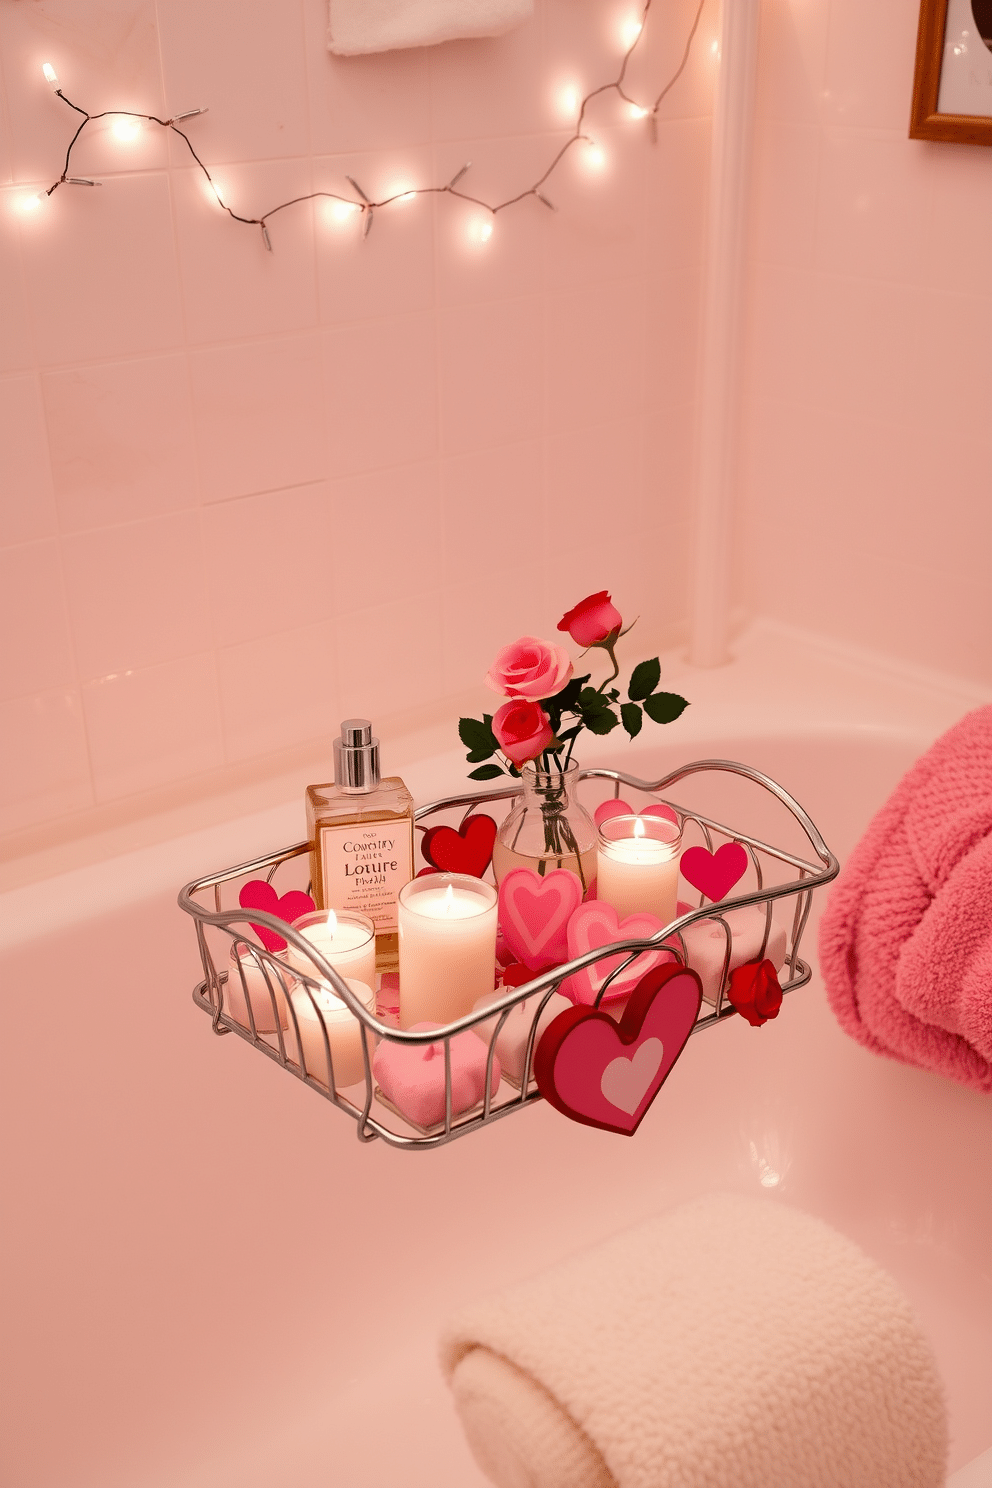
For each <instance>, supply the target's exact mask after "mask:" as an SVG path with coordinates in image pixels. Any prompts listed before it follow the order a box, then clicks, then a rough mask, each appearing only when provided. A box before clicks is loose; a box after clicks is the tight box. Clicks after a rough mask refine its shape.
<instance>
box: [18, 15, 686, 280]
mask: <svg viewBox="0 0 992 1488" xmlns="http://www.w3.org/2000/svg"><path fill="white" fill-rule="evenodd" d="M705 3H706V0H699V3H698V5H697V8H696V11H695V14H694V16H693V21H692V25H691V27H690V30H689V34H688V36H687V38H686V43H685V48H684V50H683V53H682V56H681V59H680V61H679V64H678V66H677V67H676V69H675V71H674V72H673V73H672V75H671V77H670V78H669V79H668V81H667V82H666V83H665V85H664V87H663V88H662V89H661V91H660V93H658V95H657V97H656V98H654V100H653V101H648V102H646V103H642V102H639V101H638V100H637V99H636V98H635V97H634V96H633V94H632V92H631V91H630V89H629V86H628V84H627V69H628V66H629V64H630V61H631V58H632V57H633V55H634V53H635V51H636V50H637V48H638V46H639V45H640V44H641V42H642V40H643V37H644V33H645V26H646V24H647V20H648V15H649V13H650V11H651V9H652V5H653V4H654V0H644V4H643V7H642V9H641V14H640V19H639V20H633V21H631V22H630V23H629V24H628V27H627V32H626V37H625V40H626V41H627V45H626V50H625V51H624V53H623V58H622V61H621V63H620V69H619V72H618V73H617V76H616V77H615V78H613V79H612V80H611V81H610V82H606V83H601V84H600V85H599V86H598V87H596V88H592V89H590V91H589V92H588V93H586V94H585V96H584V97H583V98H581V99H579V100H577V106H578V107H577V117H576V119H575V126H574V129H573V131H572V133H571V135H570V136H569V138H568V139H567V140H566V141H565V142H564V144H563V145H562V146H561V147H560V149H559V150H558V151H557V152H556V154H555V155H554V157H553V159H552V160H551V162H550V164H549V165H548V167H547V169H546V170H545V171H544V172H543V174H542V175H540V176H539V177H538V179H537V180H536V181H535V182H534V183H533V185H531V186H528V187H526V188H525V189H524V190H522V191H518V192H517V193H516V194H515V195H513V196H510V197H507V198H506V200H505V201H501V202H496V203H495V204H494V203H491V202H487V201H484V200H483V199H482V198H481V197H478V196H474V195H472V193H471V192H469V191H466V190H464V189H463V188H462V186H461V182H462V181H463V180H464V178H465V176H466V174H467V173H468V171H469V170H470V169H471V166H472V162H471V161H467V162H466V163H465V164H464V165H463V166H462V167H461V169H460V170H458V171H456V173H455V175H454V176H452V178H451V180H450V181H448V182H447V184H446V185H444V186H416V187H410V188H404V189H403V190H402V191H395V192H393V193H392V194H391V195H389V196H385V197H382V198H381V199H379V200H375V199H373V198H372V197H370V196H368V195H367V194H366V192H365V191H364V190H363V189H362V187H361V186H360V185H359V183H358V182H357V181H356V180H355V178H354V177H353V176H346V177H345V179H346V180H347V182H348V184H349V185H350V186H351V188H352V190H353V191H354V193H355V195H354V196H346V195H343V194H341V193H340V192H336V191H308V192H306V193H304V194H303V195H301V196H294V197H290V199H289V200H288V201H284V202H279V203H278V205H276V206H274V207H270V208H269V210H268V211H267V212H263V213H262V215H261V216H260V217H247V216H244V215H243V214H242V213H240V212H236V211H235V210H234V208H233V207H232V206H230V205H229V204H228V202H226V201H225V200H224V197H223V195H222V193H221V190H220V188H219V187H218V185H217V182H216V181H215V179H214V177H213V176H212V175H211V173H210V171H209V169H208V168H207V166H206V165H205V163H204V162H203V160H202V159H201V158H200V156H199V155H198V153H197V151H196V149H195V147H194V145H193V142H192V140H191V139H190V137H189V135H188V134H187V133H186V130H185V129H183V128H181V127H180V126H181V125H182V124H184V123H186V121H188V120H190V119H194V118H196V117H198V116H199V115H200V114H205V113H206V112H207V109H205V108H195V109H187V110H186V111H185V112H184V113H179V114H173V115H172V116H171V117H170V118H168V119H160V118H159V117H158V115H157V114H141V113H137V112H134V111H132V110H130V109H104V110H103V111H102V112H101V113H98V114H91V113H89V112H87V110H86V109H84V108H81V107H80V106H79V104H77V103H73V101H72V100H71V99H70V98H68V97H66V94H65V93H64V92H63V91H62V87H61V85H60V83H59V79H58V76H57V74H56V72H55V69H54V67H53V66H52V65H51V63H50V62H46V63H44V65H43V67H42V72H43V73H44V75H45V79H46V81H47V82H48V84H49V85H50V87H51V88H52V90H53V92H54V93H55V96H56V97H57V98H60V99H61V100H62V102H63V103H64V104H65V105H66V107H67V108H70V109H72V111H73V112H74V113H76V114H79V115H80V123H79V125H78V127H77V128H76V131H75V133H74V134H73V136H72V138H71V139H70V141H69V144H68V146H67V148H66V152H65V161H64V163H63V166H62V174H61V175H60V176H59V177H58V179H57V180H55V181H53V182H52V184H51V185H50V186H49V187H47V189H45V190H43V191H41V192H39V193H37V194H35V195H34V196H24V197H21V198H20V201H19V205H20V208H21V210H22V211H25V212H33V211H35V210H36V209H37V208H39V207H40V206H42V204H43V203H44V201H45V200H46V199H47V198H49V197H51V196H52V195H53V193H54V192H56V191H57V190H58V189H59V187H60V186H83V187H94V186H99V185H101V184H102V183H101V182H99V181H97V180H94V179H91V178H90V177H88V176H77V175H73V174H71V170H72V154H73V151H74V149H75V148H76V146H77V145H78V143H79V141H80V139H81V138H82V136H83V134H84V133H85V131H86V130H87V128H88V127H89V126H90V125H91V124H95V123H97V122H98V121H100V120H103V119H114V120H116V121H117V122H116V123H115V125H114V126H113V128H114V132H115V134H117V135H118V136H119V137H120V138H121V139H124V140H128V139H132V138H134V137H135V136H136V135H137V133H138V131H139V130H140V127H141V125H142V124H152V125H157V126H158V127H159V128H161V129H165V130H169V131H170V132H171V133H172V134H175V135H178V137H179V138H180V139H181V140H182V141H183V143H184V144H185V146H186V148H187V150H188V151H189V154H190V156H191V157H192V159H193V161H194V162H195V164H196V165H197V166H198V167H199V169H200V170H201V171H202V173H203V176H204V178H205V180H206V183H207V185H208V187H209V189H210V191H211V193H212V195H213V196H214V197H215V198H216V201H217V204H218V205H219V206H220V207H221V209H222V210H223V211H224V212H226V213H227V215H228V216H229V217H230V218H232V220H233V221H235V222H239V223H242V224H244V225H245V226H246V227H256V228H258V229H259V230H260V232H261V236H262V242H263V243H264V245H265V247H266V248H267V249H268V251H269V252H270V253H271V252H272V239H271V237H270V235H269V226H268V225H269V223H270V222H271V220H272V218H273V217H275V216H276V215H277V214H278V213H279V212H285V211H288V210H289V208H290V207H295V206H299V205H301V204H302V203H304V202H312V201H318V200H325V201H328V202H330V203H332V204H333V210H334V212H335V214H336V215H338V216H339V217H341V218H346V217H350V216H357V215H360V216H361V220H362V236H363V237H368V234H369V232H370V231H371V228H372V224H373V222H374V220H375V214H376V213H377V212H380V211H382V209H383V208H385V207H389V206H391V205H393V203H396V202H406V201H410V200H412V199H413V198H414V197H418V196H451V197H455V198H457V199H458V200H459V201H463V202H468V203H471V204H472V205H474V206H476V207H478V208H480V209H481V211H482V212H484V213H485V214H486V216H485V217H484V218H483V219H482V221H481V222H480V223H479V225H478V230H477V231H478V238H479V240H480V241H481V242H483V243H485V242H488V240H489V238H490V237H491V236H492V232H493V224H494V222H495V219H496V217H497V216H498V214H499V213H500V212H505V211H506V210H507V208H509V207H514V206H517V205H518V204H519V203H520V202H523V201H526V200H527V199H528V198H529V197H534V198H535V199H536V200H537V201H539V202H541V203H542V205H544V206H545V207H547V208H548V209H549V210H550V211H555V210H557V209H556V207H555V205H554V203H553V202H552V201H551V200H550V198H549V197H548V195H547V194H546V192H545V189H544V188H545V186H546V185H547V182H548V181H549V180H550V178H551V176H552V175H553V174H554V172H555V171H556V170H557V169H558V166H559V165H560V164H561V162H562V161H563V160H564V159H565V156H566V155H568V154H569V152H570V151H572V150H574V149H575V147H576V146H577V145H585V146H586V147H587V148H588V149H590V150H592V151H597V153H598V146H597V145H596V141H595V140H594V138H593V137H592V136H591V135H589V134H588V133H587V132H586V114H587V111H588V109H589V106H590V104H591V103H592V102H593V100H594V99H596V98H599V97H601V96H603V95H604V94H607V93H614V94H616V96H617V97H618V98H619V99H621V100H622V101H623V103H625V104H626V105H627V107H628V109H629V111H630V116H631V118H632V119H640V120H643V121H645V122H646V124H647V125H648V127H649V128H650V131H651V139H652V141H653V142H657V137H658V131H657V124H658V110H659V109H660V107H661V105H662V103H663V102H664V100H665V98H666V97H667V96H668V94H669V93H670V92H671V90H672V89H673V88H674V87H675V84H676V83H677V82H678V80H679V78H680V77H681V76H682V74H683V72H684V71H685V68H686V65H687V63H688V61H689V56H690V53H691V51H692V44H693V41H694V39H695V36H696V32H697V31H698V29H699V23H700V20H701V19H702V14H703V8H704V6H705Z"/></svg>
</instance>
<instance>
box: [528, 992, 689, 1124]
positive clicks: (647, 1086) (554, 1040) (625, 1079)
mask: <svg viewBox="0 0 992 1488" xmlns="http://www.w3.org/2000/svg"><path fill="white" fill-rule="evenodd" d="M702 1000H703V989H702V984H701V983H700V980H699V977H698V976H697V975H696V973H695V972H694V971H689V970H687V969H686V968H685V967H682V966H659V967H656V968H655V969H654V970H653V971H649V972H648V974H647V976H645V977H642V979H641V981H640V982H639V983H638V984H637V987H636V988H635V989H634V992H633V994H632V996H631V999H630V1001H629V1002H628V1004H627V1007H626V1009H625V1010H624V1013H623V1016H622V1017H621V1019H620V1021H619V1023H616V1022H614V1020H613V1019H612V1018H611V1017H610V1016H609V1014H608V1013H603V1012H599V1011H597V1010H596V1009H593V1008H584V1007H583V1008H579V1007H573V1008H568V1009H567V1011H566V1012H563V1013H559V1014H558V1016H557V1018H555V1019H554V1021H553V1022H552V1023H550V1024H549V1025H548V1028H547V1030H546V1031H545V1033H544V1035H543V1037H542V1038H541V1041H540V1043H539V1044H538V1046H537V1049H536V1051H535V1054H534V1075H535V1077H536V1079H537V1085H538V1089H539V1090H540V1092H541V1094H542V1095H543V1096H544V1098H545V1100H546V1101H549V1102H550V1104H551V1105H553V1106H554V1107H555V1108H556V1110H559V1111H561V1112H562V1114H563V1115H565V1116H568V1117H570V1118H571V1120H572V1121H581V1122H583V1123H584V1124H585V1125H586V1126H598V1127H601V1128H602V1129H603V1130H604V1131H613V1132H620V1133H621V1134H622V1135H623V1136H626V1137H632V1136H633V1135H634V1133H635V1131H636V1130H637V1128H638V1127H639V1126H640V1124H641V1122H642V1121H643V1119H644V1116H645V1113H646V1112H647V1109H648V1107H649V1106H650V1105H651V1102H652V1101H653V1100H654V1098H655V1096H656V1095H657V1094H658V1091H659V1090H660V1089H661V1087H662V1085H663V1084H664V1083H665V1081H666V1079H667V1078H668V1075H669V1074H670V1072H671V1069H672V1066H673V1065H674V1063H675V1061H676V1060H677V1059H678V1057H679V1055H680V1054H681V1053H682V1050H683V1049H684V1048H685V1046H686V1041H687V1040H688V1038H689V1035H690V1033H691V1032H692V1029H693V1025H694V1024H695V1021H696V1018H697V1017H698V1016H699V1008H700V1005H701V1003H702Z"/></svg>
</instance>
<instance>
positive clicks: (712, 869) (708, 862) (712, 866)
mask: <svg viewBox="0 0 992 1488" xmlns="http://www.w3.org/2000/svg"><path fill="white" fill-rule="evenodd" d="M679 869H680V871H681V873H682V877H683V878H684V879H685V880H686V882H687V883H691V884H692V886H693V888H694V889H698V890H699V892H700V893H701V894H705V895H706V897H707V899H712V900H713V901H714V902H715V901H716V900H717V899H722V898H723V897H724V896H725V895H726V894H729V893H730V891H731V889H732V888H733V887H734V884H735V883H739V882H740V880H741V879H742V878H743V877H744V875H745V873H746V872H747V851H746V849H745V848H744V847H742V846H741V844H740V843H739V842H725V843H724V844H723V846H722V847H719V848H717V850H716V852H715V853H711V852H710V851H709V849H708V848H705V847H687V848H686V850H685V852H684V853H683V854H682V857H681V858H680V859H679Z"/></svg>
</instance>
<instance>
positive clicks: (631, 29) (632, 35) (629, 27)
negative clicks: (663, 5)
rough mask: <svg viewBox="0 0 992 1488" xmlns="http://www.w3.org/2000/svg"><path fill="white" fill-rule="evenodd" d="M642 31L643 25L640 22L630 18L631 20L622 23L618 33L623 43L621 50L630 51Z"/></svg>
mask: <svg viewBox="0 0 992 1488" xmlns="http://www.w3.org/2000/svg"><path fill="white" fill-rule="evenodd" d="M642 29H643V23H642V22H641V21H637V20H634V19H633V18H631V20H629V21H625V22H624V24H623V26H622V28H621V31H620V38H621V40H622V42H623V49H624V51H625V52H629V51H630V49H631V47H632V46H633V45H634V42H635V41H636V40H637V38H638V37H639V36H640V34H641V31H642Z"/></svg>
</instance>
